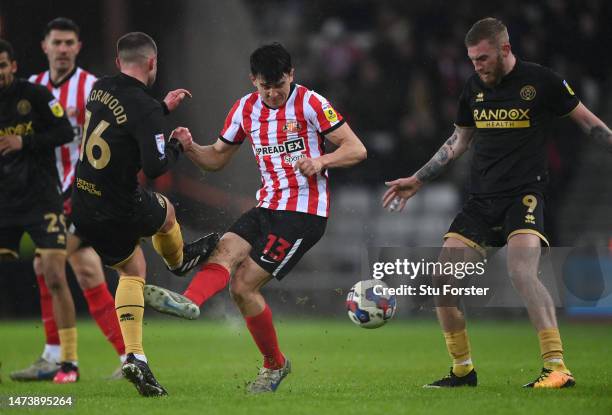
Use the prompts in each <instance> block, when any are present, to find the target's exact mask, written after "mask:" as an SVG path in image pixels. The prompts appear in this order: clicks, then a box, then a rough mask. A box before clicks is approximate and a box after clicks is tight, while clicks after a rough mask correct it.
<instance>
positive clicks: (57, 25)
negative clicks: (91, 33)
mask: <svg viewBox="0 0 612 415" xmlns="http://www.w3.org/2000/svg"><path fill="white" fill-rule="evenodd" d="M52 30H63V31H66V32H74V33H75V34H76V36H77V39H79V38H80V37H81V29H80V28H79V25H77V24H76V23H75V22H74V20H72V19H69V18H67V17H56V18H55V19H53V20H51V21H50V22H49V23H47V26H45V31H44V33H43V38H45V37H47V35H49V33H51V31H52Z"/></svg>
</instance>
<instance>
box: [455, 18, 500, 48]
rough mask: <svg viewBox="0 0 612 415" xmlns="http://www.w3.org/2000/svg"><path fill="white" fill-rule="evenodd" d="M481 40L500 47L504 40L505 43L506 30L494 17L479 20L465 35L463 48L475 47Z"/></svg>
mask: <svg viewBox="0 0 612 415" xmlns="http://www.w3.org/2000/svg"><path fill="white" fill-rule="evenodd" d="M483 40H488V41H489V42H491V43H492V44H495V45H500V44H501V42H502V41H504V40H505V41H506V42H507V41H508V28H507V27H506V25H505V24H504V23H503V22H502V21H501V20H499V19H496V18H494V17H485V18H484V19H480V20H479V21H477V22H476V23H474V25H473V26H472V27H471V28H470V30H469V31H468V32H467V34H466V35H465V46H476V45H477V44H479V43H480V42H481V41H483Z"/></svg>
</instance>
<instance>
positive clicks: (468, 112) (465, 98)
mask: <svg viewBox="0 0 612 415" xmlns="http://www.w3.org/2000/svg"><path fill="white" fill-rule="evenodd" d="M471 99H472V94H471V88H470V84H469V81H468V82H466V84H465V86H464V87H463V91H462V92H461V96H460V97H459V102H458V104H457V117H456V118H455V125H456V126H457V127H474V126H475V125H476V124H475V123H474V117H473V116H472V108H471V107H470V100H471Z"/></svg>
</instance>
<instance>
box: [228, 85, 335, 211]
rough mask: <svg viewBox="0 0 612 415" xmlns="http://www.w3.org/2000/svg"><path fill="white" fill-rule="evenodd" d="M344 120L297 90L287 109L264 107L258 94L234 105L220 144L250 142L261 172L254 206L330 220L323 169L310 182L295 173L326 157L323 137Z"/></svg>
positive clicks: (322, 102)
mask: <svg viewBox="0 0 612 415" xmlns="http://www.w3.org/2000/svg"><path fill="white" fill-rule="evenodd" d="M343 122H344V120H343V119H342V116H341V115H340V114H338V113H337V112H336V111H335V110H334V109H333V108H332V106H331V105H330V104H329V102H328V101H327V99H325V98H323V97H322V96H321V95H319V94H317V93H316V92H314V91H311V90H309V89H307V88H305V87H303V86H301V85H297V84H295V85H293V90H292V91H291V93H290V95H289V98H288V99H287V102H286V103H285V105H283V106H282V107H280V108H278V109H272V108H269V107H268V106H266V105H265V104H264V103H263V101H262V100H261V97H260V96H259V93H258V92H254V93H251V94H249V95H246V96H244V97H242V98H241V99H239V100H238V101H236V103H235V104H234V106H233V107H232V109H231V110H230V112H229V114H228V115H227V118H226V119H225V125H224V126H223V129H222V130H221V133H220V139H221V140H223V141H224V142H226V143H228V144H241V143H242V142H243V141H244V139H245V138H246V137H249V139H250V140H251V146H252V148H253V153H254V154H255V160H256V161H257V165H258V166H259V171H260V172H261V183H262V185H261V188H260V189H259V190H258V191H257V196H256V197H257V200H258V204H257V207H262V208H268V209H273V210H290V211H294V212H304V213H309V214H312V215H318V216H323V217H327V216H329V183H328V175H327V170H324V171H322V172H321V173H318V174H316V175H313V176H311V177H306V176H304V175H303V174H302V173H301V172H300V171H299V169H297V168H294V166H295V164H296V162H297V161H298V160H299V159H301V158H305V157H309V158H316V157H319V156H321V155H323V154H325V147H324V134H326V133H329V132H331V131H332V130H334V129H336V128H338V127H339V126H340V125H342V123H343Z"/></svg>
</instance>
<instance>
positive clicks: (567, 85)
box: [563, 79, 576, 95]
mask: <svg viewBox="0 0 612 415" xmlns="http://www.w3.org/2000/svg"><path fill="white" fill-rule="evenodd" d="M563 85H565V88H567V92H569V93H570V95H576V94H574V90H573V89H572V88H571V87H570V86H569V84H568V83H567V81H566V80H565V79H564V80H563Z"/></svg>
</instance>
